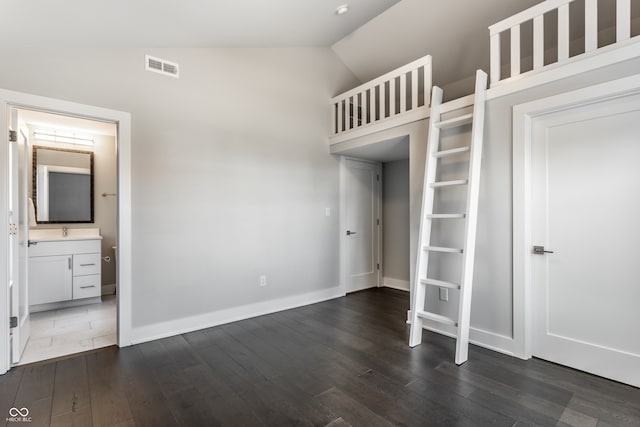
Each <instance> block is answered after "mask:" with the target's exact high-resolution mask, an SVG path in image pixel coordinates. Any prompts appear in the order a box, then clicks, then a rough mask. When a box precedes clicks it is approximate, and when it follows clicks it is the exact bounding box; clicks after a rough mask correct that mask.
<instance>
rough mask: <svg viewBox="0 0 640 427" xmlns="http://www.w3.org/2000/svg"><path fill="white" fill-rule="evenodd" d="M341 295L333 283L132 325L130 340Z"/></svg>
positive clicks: (172, 333)
mask: <svg viewBox="0 0 640 427" xmlns="http://www.w3.org/2000/svg"><path fill="white" fill-rule="evenodd" d="M343 296H345V293H344V290H343V288H342V286H336V287H333V288H329V289H323V290H320V291H314V292H308V293H305V294H302V295H295V296H291V297H284V298H279V299H275V300H271V301H263V302H258V303H254V304H247V305H241V306H239V307H233V308H227V309H223V310H219V311H214V312H211V313H205V314H199V315H196V316H190V317H184V318H181V319H174V320H169V321H166V322H160V323H155V324H153V325H147V326H140V327H136V328H134V329H133V331H132V335H131V337H132V338H131V340H132V344H139V343H143V342H147V341H153V340H157V339H161V338H166V337H171V336H175V335H180V334H184V333H187V332H192V331H197V330H200V329H206V328H211V327H213V326H218V325H223V324H225V323H230V322H237V321H239V320H244V319H249V318H252V317H257V316H264V315H265V314H271V313H276V312H279V311H283V310H289V309H292V308H297V307H302V306H305V305H309V304H316V303H319V302H323V301H328V300H331V299H335V298H340V297H343Z"/></svg>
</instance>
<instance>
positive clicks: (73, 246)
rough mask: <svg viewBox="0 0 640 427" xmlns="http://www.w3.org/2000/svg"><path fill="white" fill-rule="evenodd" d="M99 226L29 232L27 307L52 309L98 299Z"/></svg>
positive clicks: (32, 309) (31, 308)
mask: <svg viewBox="0 0 640 427" xmlns="http://www.w3.org/2000/svg"><path fill="white" fill-rule="evenodd" d="M101 240H102V237H101V236H100V233H99V229H95V228H93V229H92V228H89V229H68V230H67V229H64V231H63V229H44V230H31V231H30V232H29V276H28V278H29V308H30V310H31V311H32V312H36V311H44V310H53V309H57V308H63V307H69V306H74V305H82V304H92V303H96V302H100V301H101V279H100V272H101V270H100V262H101V249H100V247H101Z"/></svg>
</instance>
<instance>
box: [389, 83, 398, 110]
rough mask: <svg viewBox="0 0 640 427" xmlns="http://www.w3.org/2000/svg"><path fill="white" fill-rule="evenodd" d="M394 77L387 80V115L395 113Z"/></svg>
mask: <svg viewBox="0 0 640 427" xmlns="http://www.w3.org/2000/svg"><path fill="white" fill-rule="evenodd" d="M396 111H397V110H396V78H395V77H394V78H392V79H391V80H390V81H389V116H390V117H391V116H395V115H396Z"/></svg>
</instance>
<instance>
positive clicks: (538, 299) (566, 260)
mask: <svg viewBox="0 0 640 427" xmlns="http://www.w3.org/2000/svg"><path fill="white" fill-rule="evenodd" d="M533 132H534V133H533V140H532V141H533V144H532V145H533V147H532V190H533V193H532V194H533V198H532V227H533V228H532V236H531V237H532V240H533V245H538V246H544V249H545V250H547V251H552V253H543V254H534V253H533V248H532V254H531V257H532V260H531V261H532V264H531V265H532V278H533V282H532V283H533V355H534V356H537V357H540V358H543V359H546V360H550V361H553V362H556V363H560V364H563V365H567V366H571V367H574V368H577V369H580V370H583V371H587V372H591V373H594V374H596V375H600V376H603V377H607V378H611V379H614V380H617V381H621V382H624V383H627V384H632V385H634V386H640V332H639V328H640V244H639V240H640V166H639V163H638V162H639V159H640V95H633V96H626V97H623V98H618V99H616V100H610V101H606V102H601V103H599V104H592V105H587V106H581V107H579V108H576V109H572V110H566V111H563V112H558V113H554V114H553V115H551V116H547V117H545V118H539V119H536V120H535V121H534V125H533Z"/></svg>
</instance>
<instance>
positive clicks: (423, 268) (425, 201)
mask: <svg viewBox="0 0 640 427" xmlns="http://www.w3.org/2000/svg"><path fill="white" fill-rule="evenodd" d="M441 105H442V89H441V88H439V87H438V86H434V87H433V89H432V90H431V116H430V117H429V137H428V142H427V162H426V165H425V171H424V184H423V187H422V188H423V194H422V210H421V211H420V215H421V216H422V218H421V221H420V230H419V232H418V233H419V234H418V236H420V241H419V242H418V251H417V252H418V257H417V260H416V271H415V281H414V282H413V283H414V292H413V293H414V295H413V300H412V304H411V306H412V307H413V309H412V312H411V324H412V327H411V333H410V336H409V346H411V347H415V346H416V345H418V344H420V343H421V342H422V319H421V318H420V317H418V307H420V311H422V310H423V309H424V301H425V297H426V287H425V286H422V285H420V279H421V278H422V277H426V275H427V268H428V266H429V258H430V257H429V253H425V254H423V253H422V252H423V249H422V248H424V247H425V246H429V242H430V240H431V222H432V221H433V220H432V219H430V218H425V217H424V215H425V213H426V212H433V204H434V201H435V197H434V196H435V188H433V187H432V186H431V185H429V184H430V183H432V182H434V181H435V179H436V164H437V161H438V159H437V158H436V157H434V156H433V155H432V154H434V153H437V152H438V150H439V146H440V143H439V141H440V128H438V127H437V126H436V123H437V122H439V121H440V115H441V113H440V111H441V108H440V106H441ZM420 302H421V303H420ZM413 325H415V327H414V326H413ZM418 326H419V327H418Z"/></svg>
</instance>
